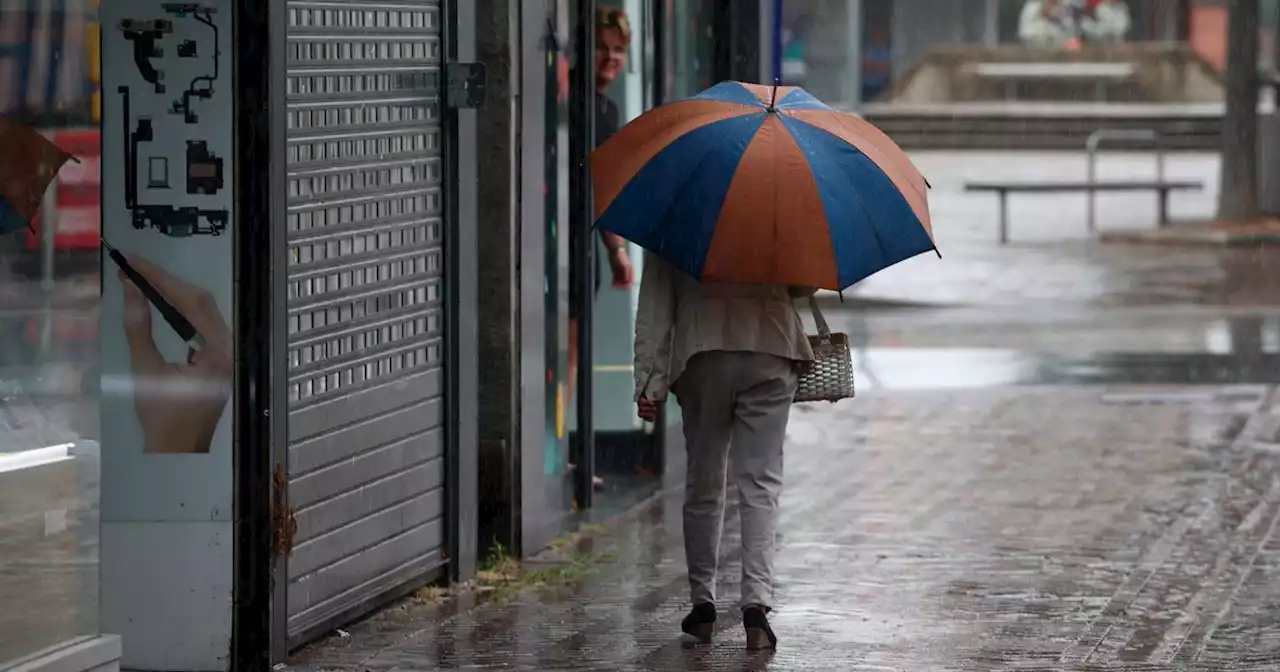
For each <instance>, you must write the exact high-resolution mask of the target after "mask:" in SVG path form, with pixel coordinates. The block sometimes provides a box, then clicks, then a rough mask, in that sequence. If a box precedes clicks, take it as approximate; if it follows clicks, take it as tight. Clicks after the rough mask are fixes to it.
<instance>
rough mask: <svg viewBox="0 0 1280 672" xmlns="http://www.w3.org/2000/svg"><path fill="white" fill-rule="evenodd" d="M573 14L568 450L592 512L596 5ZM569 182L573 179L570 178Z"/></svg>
mask: <svg viewBox="0 0 1280 672" xmlns="http://www.w3.org/2000/svg"><path fill="white" fill-rule="evenodd" d="M576 4H577V10H578V26H577V39H576V40H574V42H573V43H574V51H575V52H576V54H575V56H576V58H575V61H576V66H575V67H574V75H575V78H574V80H575V81H574V82H573V85H572V88H573V95H572V96H571V100H572V101H573V103H572V104H573V105H577V106H580V107H579V115H578V119H579V120H580V123H579V124H578V126H579V127H578V128H574V129H570V132H574V133H578V134H579V135H580V137H579V142H578V143H576V145H575V143H572V142H571V143H570V147H574V146H576V147H579V148H581V149H579V153H580V154H581V155H580V156H578V155H574V152H572V151H571V152H570V157H571V160H572V161H574V162H575V164H574V166H573V171H572V172H571V174H572V176H573V177H571V178H570V184H571V185H573V184H575V182H576V185H577V186H578V189H577V190H574V189H573V188H572V186H571V187H570V193H571V194H573V193H575V191H576V194H577V198H576V199H574V200H572V201H571V203H570V206H569V207H570V208H577V209H578V216H577V217H570V221H572V222H573V225H574V226H575V227H577V231H576V232H575V234H576V235H577V236H578V240H579V241H581V250H580V252H581V254H578V255H570V259H569V263H570V264H572V265H573V266H574V267H576V269H577V271H578V272H577V277H576V280H577V283H578V286H577V287H575V288H574V289H575V290H576V292H577V294H578V296H579V297H581V299H580V303H581V305H579V306H578V307H577V308H578V310H577V314H578V384H577V388H578V389H577V393H576V394H577V398H576V399H575V401H576V407H577V411H578V427H577V430H576V431H575V432H574V434H573V436H574V440H573V442H572V444H571V445H570V447H569V453H570V456H571V459H572V460H573V464H574V465H575V468H574V471H573V493H574V501H575V502H577V504H578V509H579V510H586V509H589V508H591V505H592V500H593V499H594V494H595V492H594V490H593V489H592V487H591V478H592V476H594V475H595V423H594V418H593V417H592V415H593V409H594V404H593V401H594V399H593V398H592V397H593V395H594V385H593V382H594V371H593V369H594V367H593V366H592V364H593V361H594V358H593V357H592V347H593V343H594V341H593V339H592V334H591V326H592V319H593V317H594V314H595V310H594V305H593V303H594V301H593V297H595V278H596V272H597V271H596V263H597V262H596V241H595V238H594V236H595V230H594V228H593V226H592V225H593V223H594V221H595V216H594V215H595V204H594V203H593V199H592V192H591V166H590V164H589V163H588V161H587V155H589V154H590V152H591V148H592V146H593V145H594V144H595V137H596V129H595V119H596V115H595V99H596V91H595V49H596V46H595V45H596V31H595V21H596V19H595V17H596V2H595V0H576ZM573 178H577V179H576V180H574V179H573Z"/></svg>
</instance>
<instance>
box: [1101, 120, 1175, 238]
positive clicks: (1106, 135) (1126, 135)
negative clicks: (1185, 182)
mask: <svg viewBox="0 0 1280 672" xmlns="http://www.w3.org/2000/svg"><path fill="white" fill-rule="evenodd" d="M1104 140H1128V141H1139V142H1140V141H1147V142H1150V143H1152V144H1153V145H1154V146H1155V151H1156V182H1164V155H1165V151H1164V143H1163V142H1162V136H1161V135H1160V132H1159V131H1156V130H1154V129H1149V128H1141V129H1109V128H1100V129H1098V130H1096V131H1094V132H1093V133H1090V134H1089V138H1088V139H1087V140H1085V143H1084V148H1085V152H1086V153H1087V154H1088V168H1087V171H1088V173H1087V181H1088V183H1089V184H1093V183H1094V182H1096V181H1097V179H1098V147H1099V146H1101V145H1102V142H1103V141H1104ZM1088 198H1089V233H1091V234H1092V233H1097V232H1098V193H1097V192H1096V191H1094V190H1093V189H1090V190H1089V192H1088ZM1156 202H1157V203H1156V207H1157V208H1159V209H1161V210H1163V209H1164V207H1165V205H1164V201H1163V199H1161V197H1160V193H1159V192H1158V191H1157V192H1156ZM1163 214H1164V213H1162V216H1161V218H1160V222H1161V225H1163V223H1164V221H1165V219H1166V217H1164V216H1163Z"/></svg>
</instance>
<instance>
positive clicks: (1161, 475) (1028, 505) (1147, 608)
mask: <svg viewBox="0 0 1280 672" xmlns="http://www.w3.org/2000/svg"><path fill="white" fill-rule="evenodd" d="M1124 389H1125V390H1126V391H1128V392H1132V390H1133V388H1132V387H1131V386H1129V387H1126V388H1124ZM1206 391H1208V392H1210V393H1211V394H1209V395H1207V396H1205V397H1202V398H1199V399H1189V400H1187V401H1186V402H1185V403H1176V404H1141V405H1135V404H1114V403H1108V402H1107V401H1106V398H1107V396H1108V394H1109V393H1110V392H1111V391H1110V390H1108V389H1106V388H1091V387H1052V388H1036V387H1031V388H1017V389H1011V388H999V389H991V390H970V391H965V392H954V391H935V392H912V393H884V394H873V395H869V396H868V397H866V398H863V399H860V400H858V401H856V402H849V403H842V404H838V405H836V406H834V407H832V406H812V407H798V408H797V412H796V413H795V414H794V416H793V417H794V419H793V428H792V429H793V431H792V432H791V433H790V442H791V443H790V444H789V446H788V451H789V452H788V463H787V472H788V473H787V492H786V495H785V496H784V510H783V520H782V524H781V525H780V527H779V535H780V543H781V547H780V553H779V556H778V561H777V575H778V585H777V592H778V605H777V606H778V610H777V612H776V614H775V618H774V623H775V628H776V630H777V632H778V635H779V637H780V638H781V647H780V649H779V651H778V652H777V653H776V654H773V655H760V654H756V655H751V654H748V653H747V652H746V651H744V650H743V644H742V634H741V628H740V625H739V623H738V622H737V620H736V619H735V618H734V616H733V614H731V613H729V612H730V611H731V610H729V609H728V608H727V605H726V607H724V608H722V612H723V613H724V615H723V617H722V619H721V623H720V626H719V627H718V632H717V640H716V642H715V643H714V644H712V645H708V646H702V645H694V644H691V643H689V642H686V641H684V640H683V639H682V638H681V637H680V636H679V632H678V621H679V618H680V617H681V615H682V614H683V612H684V611H685V610H686V609H687V603H686V600H687V596H686V592H687V588H686V585H687V584H686V582H685V578H684V575H683V563H682V555H683V553H682V546H681V541H680V525H679V495H678V493H671V494H669V495H668V496H666V497H664V498H663V499H661V500H660V501H658V502H656V503H655V504H654V505H653V506H652V507H650V508H648V509H647V510H645V511H643V512H641V513H640V514H639V515H637V516H636V517H635V518H633V519H632V520H630V521H627V522H625V523H622V524H619V525H618V526H617V527H615V528H613V529H610V530H608V531H607V532H605V533H604V534H603V535H602V536H601V537H600V538H599V539H598V540H597V542H596V548H597V549H599V548H602V547H603V548H607V549H609V552H610V553H611V554H612V557H611V559H610V561H608V562H605V563H603V564H601V565H600V566H598V567H597V568H596V569H595V570H593V572H591V573H590V574H589V575H588V576H586V577H585V578H583V579H582V580H581V581H579V582H578V583H576V584H575V585H572V586H567V587H559V588H554V589H544V590H540V591H534V592H529V593H525V594H522V595H520V596H518V597H517V598H516V599H513V600H511V601H508V602H495V603H489V604H484V605H481V606H479V607H478V608H475V609H470V610H461V611H459V612H456V613H445V614H441V613H439V612H436V611H433V610H432V609H429V608H425V607H423V608H404V609H400V610H393V612H392V613H390V614H384V615H381V616H377V617H375V618H374V619H372V620H371V621H369V622H367V623H365V624H361V625H357V626H354V627H353V628H351V629H350V633H351V636H350V637H349V638H346V639H344V640H341V641H339V642H333V643H330V644H322V645H318V646H316V647H313V648H312V649H310V650H308V651H305V652H304V653H303V654H302V655H300V656H299V658H298V661H296V662H297V666H296V668H295V669H298V670H317V671H318V670H398V671H401V672H409V671H414V672H417V671H420V670H436V669H508V670H565V671H568V670H742V669H771V670H913V671H914V670H919V671H921V672H924V671H926V670H927V671H931V672H932V671H936V670H966V671H967V670H974V671H978V670H982V671H1001V670H1095V669H1098V670H1101V669H1106V670H1125V671H1127V672H1139V671H1142V670H1174V669H1177V670H1193V671H1199V670H1263V669H1275V668H1276V666H1277V665H1280V618H1278V617H1280V608H1277V606H1276V605H1277V604H1278V603H1280V583H1278V582H1276V581H1275V580H1274V579H1275V574H1276V572H1277V563H1280V540H1278V539H1277V538H1276V535H1275V528H1276V525H1277V522H1278V521H1280V454H1275V453H1272V452H1267V451H1257V450H1253V449H1251V448H1250V446H1249V445H1247V442H1240V441H1233V439H1232V438H1231V437H1232V432H1230V431H1228V430H1227V429H1226V428H1227V427H1228V426H1229V425H1230V424H1231V423H1233V422H1234V421H1235V418H1236V417H1237V416H1238V415H1239V412H1238V410H1237V408H1236V407H1235V404H1236V401H1235V399H1234V397H1233V392H1232V390H1231V389H1230V388H1221V389H1209V390H1206ZM1166 392H1167V390H1162V391H1161V393H1166ZM1268 393H1270V390H1268ZM1235 434H1239V432H1238V431H1237V432H1235ZM730 513H731V515H730V518H729V523H728V525H727V530H728V531H727V535H728V536H727V537H726V543H725V545H724V546H723V547H722V553H723V558H722V563H723V565H722V573H721V574H722V575H721V584H720V590H721V591H722V595H724V596H725V597H726V598H730V597H733V596H735V595H736V589H737V578H736V577H737V574H738V572H739V571H740V564H739V562H738V557H737V550H736V548H737V547H736V542H737V529H738V527H737V523H736V521H735V520H734V518H733V516H732V511H731V512H730Z"/></svg>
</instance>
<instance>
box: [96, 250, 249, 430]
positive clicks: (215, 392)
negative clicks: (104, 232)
mask: <svg viewBox="0 0 1280 672" xmlns="http://www.w3.org/2000/svg"><path fill="white" fill-rule="evenodd" d="M129 265H131V266H133V269H134V270H136V271H137V272H138V274H139V275H141V276H142V277H143V278H146V280H147V282H149V283H151V286H152V287H154V288H155V289H156V291H157V292H159V293H160V295H161V296H163V297H164V298H165V300H166V301H168V302H169V303H170V304H171V305H172V306H173V307H174V308H175V309H177V311H178V312H179V313H182V315H183V316H184V317H186V318H187V321H189V322H190V323H191V326H193V327H195V328H196V331H197V332H199V334H200V336H201V337H202V338H203V339H204V344H203V346H202V347H201V348H200V349H199V350H189V351H188V353H187V361H186V362H183V363H177V364H175V363H171V362H168V361H165V359H164V357H162V356H161V355H160V351H159V350H157V349H156V344H155V340H154V339H153V338H152V335H151V329H152V318H151V304H150V303H149V302H148V301H147V299H146V297H145V296H143V295H142V292H141V291H140V290H139V289H138V288H137V287H136V286H134V284H133V282H132V281H130V280H129V279H128V277H126V276H125V275H124V273H123V272H121V273H118V274H117V276H118V277H119V278H120V284H121V285H122V289H123V293H124V333H125V339H126V340H127V341H128V343H129V358H130V360H131V361H132V370H133V390H134V393H133V405H134V410H135V411H136V412H137V414H138V424H140V425H141V426H142V434H143V439H144V441H145V442H146V447H145V451H146V452H148V453H207V452H209V444H210V443H211V442H212V441H213V432H214V430H215V429H216V428H217V426H218V420H219V419H221V418H222V413H223V412H224V410H225V409H226V407H227V400H228V399H230V398H231V385H232V374H233V371H234V369H233V363H234V361H235V360H234V355H233V342H232V336H231V330H230V329H229V328H228V327H227V323H226V321H225V320H224V319H223V317H222V313H221V312H220V311H219V310H218V305H217V303H216V302H215V301H214V299H213V295H212V294H210V293H209V292H208V290H205V289H202V288H200V287H195V286H192V285H189V284H187V283H185V282H182V281H181V280H178V279H177V278H174V277H173V276H172V275H169V273H168V272H166V271H165V270H164V269H162V268H160V267H159V266H156V265H155V264H152V263H150V262H148V261H146V260H145V259H140V258H137V257H130V258H129ZM162 323H163V321H162ZM162 328H164V329H168V328H169V326H168V325H167V324H163V326H162Z"/></svg>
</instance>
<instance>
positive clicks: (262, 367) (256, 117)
mask: <svg viewBox="0 0 1280 672" xmlns="http://www.w3.org/2000/svg"><path fill="white" fill-rule="evenodd" d="M233 7H234V9H233V12H234V15H233V18H232V25H233V26H234V30H235V35H236V38H237V39H236V40H235V41H234V43H235V47H234V53H233V58H234V59H235V62H234V64H233V66H232V72H234V73H235V74H234V76H235V81H236V86H235V90H234V96H235V100H234V103H233V105H234V108H233V109H234V114H235V125H234V129H235V141H234V146H235V166H236V171H235V174H234V175H233V177H232V180H233V184H234V185H235V194H236V198H235V210H234V212H235V219H234V222H235V225H234V226H235V228H234V231H235V237H234V250H235V253H234V254H235V260H234V263H235V278H236V280H237V284H236V289H237V292H236V302H235V309H234V310H235V331H236V375H235V378H236V385H235V394H234V397H233V399H234V402H233V403H234V404H235V415H234V418H235V422H234V427H235V429H234V432H235V445H234V451H235V453H234V488H235V499H234V502H235V504H234V521H235V522H234V539H235V553H234V558H235V560H234V567H233V587H232V627H231V670H233V671H234V672H241V671H243V672H260V671H261V670H268V669H271V649H272V641H271V640H272V637H271V633H272V607H273V604H272V602H273V600H272V584H273V581H272V574H273V571H274V570H273V559H272V545H273V544H272V541H273V540H272V536H273V535H272V525H271V520H272V517H271V475H272V462H273V461H274V456H273V455H272V451H271V450H267V449H265V448H266V447H270V446H273V445H274V442H273V437H274V430H275V427H274V426H273V419H272V418H271V414H270V410H271V399H272V391H273V388H272V377H273V376H272V372H273V371H272V366H273V357H272V354H273V353H272V340H273V339H272V329H271V327H272V317H273V315H272V312H273V311H272V309H273V305H272V304H273V296H272V292H271V291H270V290H271V287H272V271H273V268H272V267H273V265H274V264H273V263H272V262H273V259H272V255H271V254H263V253H262V251H263V250H273V251H274V250H276V249H277V248H273V247H272V244H273V238H274V234H273V231H274V229H275V228H276V227H274V226H273V224H274V223H275V220H274V219H273V217H272V215H273V212H274V208H275V206H276V204H277V203H278V201H279V200H280V198H281V195H282V194H283V193H284V191H283V190H281V189H278V186H279V185H277V184H276V180H275V179H262V177H263V175H262V168H261V167H262V166H271V165H273V164H274V163H278V162H279V160H280V159H281V158H282V156H276V157H273V156H272V150H273V144H272V143H273V130H274V129H273V124H272V116H273V112H274V110H275V108H277V107H279V105H277V104H276V103H277V102H279V103H282V102H283V92H282V91H278V90H277V88H276V87H277V86H278V85H277V84H276V82H275V81H274V76H275V74H277V73H276V72H275V71H276V70H277V69H282V68H283V67H284V65H283V63H282V62H281V60H280V58H279V54H282V53H283V51H282V46H283V45H281V44H279V43H280V42H281V41H280V40H278V39H275V40H273V39H272V37H274V36H275V35H274V34H273V32H272V29H273V26H274V25H275V24H277V23H278V22H279V21H282V20H283V9H284V6H283V4H280V3H263V2H258V1H257V0H236V1H235V3H234V6H233ZM273 8H274V9H273ZM277 47H281V49H278V48H277ZM277 52H278V53H277ZM264 63H267V64H269V67H266V68H264V67H262V66H263V64H264ZM227 95H232V93H231V92H230V91H229V92H228V94H227ZM273 97H280V98H281V100H279V101H276V100H274V99H273ZM273 177H274V176H273Z"/></svg>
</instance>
